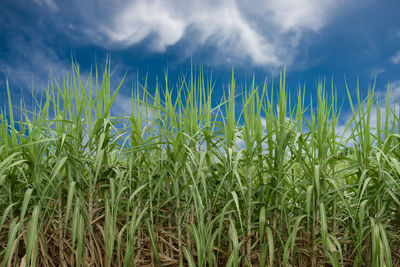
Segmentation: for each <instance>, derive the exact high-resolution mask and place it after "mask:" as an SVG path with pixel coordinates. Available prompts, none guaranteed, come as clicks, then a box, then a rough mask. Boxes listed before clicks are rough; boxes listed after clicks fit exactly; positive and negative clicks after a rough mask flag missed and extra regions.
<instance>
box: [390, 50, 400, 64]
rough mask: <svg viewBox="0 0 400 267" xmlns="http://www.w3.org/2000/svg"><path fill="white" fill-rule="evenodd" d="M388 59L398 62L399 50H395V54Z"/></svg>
mask: <svg viewBox="0 0 400 267" xmlns="http://www.w3.org/2000/svg"><path fill="white" fill-rule="evenodd" d="M390 60H391V61H392V62H393V63H394V64H399V63H400V50H399V51H397V53H396V54H394V55H393V56H392V57H391V58H390Z"/></svg>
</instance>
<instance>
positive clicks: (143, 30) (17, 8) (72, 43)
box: [0, 0, 400, 103]
mask: <svg viewBox="0 0 400 267" xmlns="http://www.w3.org/2000/svg"><path fill="white" fill-rule="evenodd" d="M0 25H1V26H0V99H2V100H1V102H3V103H4V100H5V98H4V97H5V81H6V78H7V79H8V80H9V83H10V87H11V90H12V93H13V95H14V96H16V98H17V97H18V96H19V95H20V94H21V93H22V94H27V95H29V94H30V91H31V88H32V85H33V87H34V90H38V91H40V90H42V89H43V88H44V87H46V84H47V81H48V75H49V70H50V69H51V70H52V71H53V72H54V73H55V75H56V76H57V75H58V76H59V77H60V76H61V75H62V73H63V72H65V71H69V70H70V68H71V55H73V56H74V57H75V58H76V59H77V60H78V61H79V63H80V64H81V66H82V68H83V69H84V70H86V71H88V70H89V69H90V66H91V65H93V64H94V62H95V60H97V62H102V61H104V59H105V58H106V55H107V54H110V55H111V59H112V64H113V66H114V67H116V68H117V74H116V79H118V77H121V76H122V75H123V73H125V71H128V78H127V84H128V85H129V84H130V83H132V82H133V81H134V79H135V77H136V72H137V71H138V72H139V74H140V75H139V77H142V79H143V77H144V76H145V75H146V73H148V74H149V77H150V81H154V80H155V77H156V76H159V77H162V76H163V72H164V70H165V68H168V70H169V73H170V79H172V80H173V79H174V78H176V77H177V75H178V74H180V73H182V72H187V71H188V70H189V68H190V59H192V60H193V63H195V64H198V65H202V66H204V67H205V68H206V69H207V68H208V69H212V71H213V73H214V77H215V79H216V81H217V83H216V84H217V89H216V90H221V88H218V84H222V83H223V81H224V80H225V81H228V79H229V76H230V72H231V69H232V66H234V67H235V73H236V76H237V79H238V80H239V81H243V82H244V81H248V80H249V79H251V77H252V74H253V73H255V74H256V78H257V79H258V81H259V82H260V83H262V82H263V80H264V78H265V77H266V75H267V76H268V77H270V76H275V77H276V76H277V74H278V73H279V71H281V70H282V69H283V67H284V66H287V75H288V81H287V83H288V86H289V88H290V89H291V90H296V89H297V87H298V85H299V83H301V84H305V85H306V89H307V90H309V91H310V92H311V94H313V92H315V88H316V87H315V84H316V82H317V81H318V80H319V79H322V78H327V80H329V81H330V79H331V78H332V77H333V79H334V82H335V85H336V87H337V90H338V94H339V96H340V97H341V96H343V97H344V96H345V94H346V91H345V77H346V79H347V81H348V83H349V85H350V89H352V88H354V87H355V84H356V80H357V77H358V78H359V81H360V85H361V90H363V91H364V92H366V91H367V89H368V85H370V84H372V82H373V80H374V77H375V75H377V90H385V88H386V86H387V83H388V82H390V84H391V85H390V86H391V88H392V91H393V92H395V95H396V96H400V1H398V0H397V1H396V0H393V1H390V0H383V1H372V0H364V1H356V0H347V1H344V0H264V1H261V0H249V1H236V0H222V1H208V0H203V1H187V0H186V1H184V0H146V1H141V0H135V1H127V0H123V1H112V0H104V1H100V0H98V1H94V0H86V1H80V0H75V1H58V0H30V1H27V0H19V1H10V0H2V1H1V3H0ZM352 90H353V89H352ZM352 93H354V91H352ZM129 94H130V92H129V86H127V87H126V90H124V91H122V92H121V97H120V98H119V101H122V100H123V99H124V96H125V95H129ZM117 101H118V99H117Z"/></svg>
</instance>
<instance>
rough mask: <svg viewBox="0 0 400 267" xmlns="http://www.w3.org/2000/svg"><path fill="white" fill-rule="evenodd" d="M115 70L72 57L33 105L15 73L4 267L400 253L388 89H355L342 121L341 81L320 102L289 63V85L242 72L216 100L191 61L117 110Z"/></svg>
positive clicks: (0, 195) (0, 185)
mask: <svg viewBox="0 0 400 267" xmlns="http://www.w3.org/2000/svg"><path fill="white" fill-rule="evenodd" d="M111 74H112V72H111V69H110V65H109V62H107V64H106V66H105V68H104V70H103V71H99V70H98V69H97V68H96V69H95V70H94V71H93V72H92V73H91V74H90V75H89V77H88V79H87V81H82V79H81V75H80V70H79V67H78V65H76V64H73V68H72V74H71V75H70V76H65V77H64V79H63V80H62V81H61V82H60V81H56V80H55V79H51V81H50V83H49V88H48V90H47V91H46V92H45V96H44V97H43V98H42V99H41V100H39V99H35V101H36V102H35V103H36V104H35V105H34V107H33V108H32V109H30V110H27V109H26V108H25V106H24V105H21V106H20V107H19V109H17V108H16V107H14V106H13V103H14V102H13V101H12V97H11V94H10V89H9V86H8V84H7V90H8V94H9V101H8V108H7V109H6V110H2V111H1V113H0V123H1V126H0V210H1V211H2V212H1V218H0V263H1V264H2V266H26V265H32V266H58V265H61V266H69V265H73V266H88V265H91V266H144V265H152V266H157V265H170V266H323V265H325V266H398V265H400V242H399V241H400V238H399V234H400V214H399V208H400V201H399V197H400V196H399V195H400V179H399V177H400V148H399V144H400V133H399V131H400V115H399V104H398V103H393V102H392V101H391V100H390V96H389V94H388V95H387V99H386V104H385V105H383V107H384V108H383V107H381V106H380V105H379V103H378V104H377V103H375V99H374V88H372V89H371V90H370V92H369V94H368V95H367V96H366V98H365V99H363V98H362V97H361V94H360V92H359V88H358V87H357V88H356V89H357V92H358V94H357V98H356V99H353V98H352V97H351V93H350V91H351V89H349V88H347V91H348V96H349V97H348V100H346V101H345V102H346V103H347V105H349V106H350V108H351V114H350V116H349V118H348V119H347V124H346V125H345V126H343V125H341V124H339V122H340V121H342V120H340V113H341V112H340V108H339V107H338V98H337V96H336V91H335V90H334V87H333V85H332V86H331V87H332V88H329V89H327V88H326V85H325V83H319V84H318V88H317V90H318V94H317V95H318V96H317V99H314V103H312V104H310V105H308V106H305V104H304V103H305V101H304V100H305V97H307V96H306V93H305V88H300V89H299V92H298V95H297V96H296V97H293V95H288V93H287V92H288V90H287V88H286V84H285V72H283V73H282V74H281V76H280V79H279V88H278V89H276V88H272V86H270V85H269V84H271V85H272V83H270V82H267V81H266V82H265V83H264V84H263V85H262V86H259V85H257V84H256V83H255V79H253V82H251V83H250V84H248V85H246V86H244V87H243V88H240V89H237V84H236V81H235V77H234V75H233V74H232V79H231V81H230V83H229V86H228V88H224V92H225V94H224V97H223V99H222V101H221V102H220V104H215V103H214V99H213V96H212V94H213V93H212V92H213V90H215V88H214V85H215V84H214V81H213V80H212V77H205V75H204V73H203V71H199V72H194V71H191V73H190V75H188V76H182V77H181V78H180V79H179V80H178V82H177V84H176V86H173V87H171V84H170V82H169V81H168V77H167V76H166V77H165V83H164V82H163V83H158V84H157V86H156V88H151V90H150V88H148V86H147V82H146V83H145V84H144V85H142V84H139V83H138V84H136V86H135V88H134V92H132V95H133V97H132V109H131V110H129V111H128V110H127V113H126V114H123V115H121V116H119V117H115V116H113V114H112V112H111V109H112V105H118V103H114V102H115V99H116V96H117V94H118V91H119V88H121V85H122V84H123V81H121V83H119V85H118V86H117V88H111V84H112V83H111V78H112V77H111V76H112V75H111ZM218 90H219V89H218ZM149 91H152V92H154V94H150V92H149ZM274 92H275V94H274ZM291 97H292V98H291ZM240 99H241V102H240ZM292 100H294V101H292ZM311 102H312V101H311ZM339 102H340V101H339ZM239 107H240V109H238V108H239ZM16 111H19V113H20V114H19V116H15V114H14V112H16ZM374 112H376V113H377V114H374ZM374 116H375V117H376V116H377V117H378V119H377V122H376V125H375V124H374V123H373V120H372V119H373V117H374ZM381 117H384V119H381ZM15 118H19V119H18V121H16V120H15ZM343 129H344V130H345V131H344V132H343V131H342V130H343Z"/></svg>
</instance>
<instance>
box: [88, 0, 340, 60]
mask: <svg viewBox="0 0 400 267" xmlns="http://www.w3.org/2000/svg"><path fill="white" fill-rule="evenodd" d="M338 3H342V1H334V0H322V1H318V0H268V1H261V0H252V1H245V2H244V1H238V0H223V1H218V2H215V1H211V0H204V1H184V0H137V1H133V2H132V1H131V2H124V3H123V4H120V3H119V4H114V5H116V6H112V7H110V4H111V2H107V3H104V7H102V8H101V9H105V10H110V11H109V12H108V13H107V12H105V14H106V15H107V16H106V17H107V18H111V19H110V20H107V19H100V21H99V19H95V20H94V21H93V22H92V23H93V24H92V29H87V31H86V33H89V34H91V35H92V36H93V37H94V38H93V41H94V42H96V43H97V44H100V45H103V46H120V47H127V46H132V45H135V44H138V43H140V42H142V41H144V40H151V41H152V47H151V49H152V50H154V51H156V52H163V51H165V50H166V49H167V48H168V47H169V46H172V45H175V44H177V43H179V42H181V41H184V42H185V46H184V47H185V49H186V51H182V53H183V54H185V56H190V55H191V54H193V53H194V52H195V51H196V50H197V49H201V48H202V47H203V46H204V45H211V46H212V47H215V49H216V50H215V54H216V55H218V57H219V59H220V58H225V59H226V61H228V60H229V59H232V58H234V59H240V60H243V59H246V60H250V61H251V62H252V63H254V64H255V65H260V66H270V67H279V66H282V65H283V64H290V63H291V62H292V61H293V59H294V56H295V55H296V53H297V47H298V44H299V41H300V40H301V38H302V36H303V34H304V32H307V31H313V32H318V31H320V30H321V29H322V28H323V27H324V26H325V25H326V24H327V23H329V21H330V19H331V18H332V16H333V14H334V13H335V11H336V10H337V7H338V6H339V4H338ZM94 17H95V16H94ZM101 17H102V18H103V16H101ZM94 35H97V36H94ZM98 35H101V36H103V37H99V36H98Z"/></svg>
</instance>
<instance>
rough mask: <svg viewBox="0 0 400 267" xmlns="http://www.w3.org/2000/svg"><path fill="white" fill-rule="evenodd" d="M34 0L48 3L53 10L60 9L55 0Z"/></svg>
mask: <svg viewBox="0 0 400 267" xmlns="http://www.w3.org/2000/svg"><path fill="white" fill-rule="evenodd" d="M34 2H36V3H37V4H39V5H43V4H44V5H46V6H47V7H49V8H50V9H52V10H53V11H58V6H57V5H56V3H54V1H53V0H34Z"/></svg>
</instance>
